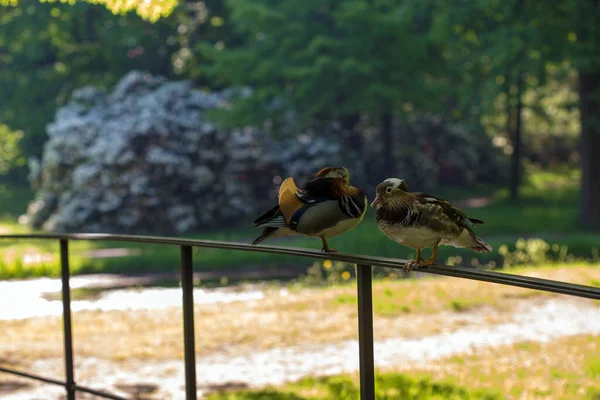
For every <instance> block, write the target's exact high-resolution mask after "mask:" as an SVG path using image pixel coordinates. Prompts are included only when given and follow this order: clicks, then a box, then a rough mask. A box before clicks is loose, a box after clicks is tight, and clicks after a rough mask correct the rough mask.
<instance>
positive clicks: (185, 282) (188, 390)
mask: <svg viewBox="0 0 600 400" xmlns="http://www.w3.org/2000/svg"><path fill="white" fill-rule="evenodd" d="M181 287H182V288H183V346H184V353H185V394H186V400H196V344H195V339H194V265H193V262H192V246H181Z"/></svg>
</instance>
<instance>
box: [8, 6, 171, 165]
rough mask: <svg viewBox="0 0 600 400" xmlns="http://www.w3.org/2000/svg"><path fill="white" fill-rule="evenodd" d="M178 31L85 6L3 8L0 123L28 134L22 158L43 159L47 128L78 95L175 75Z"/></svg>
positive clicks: (168, 23)
mask: <svg viewBox="0 0 600 400" xmlns="http://www.w3.org/2000/svg"><path fill="white" fill-rule="evenodd" d="M172 29H173V22H172V21H168V20H165V21H161V22H159V23H156V24H151V23H149V22H145V21H143V20H142V19H140V18H139V17H137V16H136V15H131V14H129V15H122V16H121V15H113V14H111V13H110V12H109V11H108V10H106V9H105V8H104V7H101V6H98V5H93V4H89V3H86V2H77V3H76V4H74V5H69V4H64V3H60V2H59V3H40V2H39V1H37V0H20V1H19V2H18V4H17V5H16V6H14V7H10V8H2V10H1V13H0V65H3V68H2V69H0V87H2V107H1V108H0V121H1V122H2V123H4V124H6V125H7V126H8V127H9V129H11V130H20V131H22V132H23V134H24V136H23V138H22V140H21V141H20V150H21V152H22V154H23V155H24V156H31V155H40V154H41V152H42V146H43V144H44V141H45V139H46V133H45V126H46V124H47V123H48V122H50V121H51V120H52V119H53V118H54V113H55V111H56V108H57V106H60V105H62V104H64V103H65V102H66V101H67V100H68V98H69V96H70V94H71V92H72V91H73V90H74V89H76V88H78V87H81V86H84V85H88V84H95V85H99V86H107V85H111V84H114V83H115V82H116V81H117V80H118V79H119V78H121V76H122V75H124V74H125V73H126V72H129V70H131V69H142V70H148V71H150V72H155V73H159V74H163V75H169V74H170V70H171V53H172V52H173V51H174V49H175V47H176V43H171V44H169V42H168V40H167V38H168V36H169V35H170V34H171V32H172Z"/></svg>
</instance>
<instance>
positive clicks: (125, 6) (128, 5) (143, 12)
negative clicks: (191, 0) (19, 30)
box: [0, 0, 178, 22]
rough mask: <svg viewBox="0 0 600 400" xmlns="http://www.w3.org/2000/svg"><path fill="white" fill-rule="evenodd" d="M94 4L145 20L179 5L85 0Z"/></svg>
mask: <svg viewBox="0 0 600 400" xmlns="http://www.w3.org/2000/svg"><path fill="white" fill-rule="evenodd" d="M20 1H22V0H0V6H6V7H8V6H12V7H15V6H18V5H19V2H20ZM85 1H86V2H88V3H92V4H101V5H103V6H104V7H106V8H107V9H109V10H110V11H112V12H113V13H114V14H125V13H128V12H130V11H135V12H137V14H138V15H139V16H140V17H142V18H143V19H145V20H148V21H151V22H156V21H158V19H159V18H165V17H168V16H169V15H170V14H171V13H172V12H173V9H174V8H175V7H176V6H177V3H178V2H177V0H133V1H131V0H130V1H121V0H85ZM40 2H41V3H62V4H65V3H66V4H69V5H75V4H76V3H78V2H82V0H40Z"/></svg>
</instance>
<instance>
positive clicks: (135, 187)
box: [26, 71, 340, 234]
mask: <svg viewBox="0 0 600 400" xmlns="http://www.w3.org/2000/svg"><path fill="white" fill-rule="evenodd" d="M227 101H228V94H227V92H221V93H207V92H204V91H200V90H196V89H193V88H192V85H191V83H190V82H187V81H178V82H173V81H167V80H165V79H164V78H162V77H157V76H152V75H149V74H145V73H142V72H137V71H134V72H131V73H129V74H128V75H126V76H125V77H124V78H123V79H122V80H121V81H120V82H119V83H118V84H117V85H116V86H115V87H114V89H113V90H112V91H110V92H108V93H106V92H103V91H101V90H99V89H97V88H94V87H84V88H81V89H78V90H76V91H75V92H74V93H73V96H72V98H71V101H70V102H69V103H68V104H67V105H66V106H64V107H62V108H61V109H59V110H58V112H57V115H56V118H55V121H54V122H52V123H51V124H49V125H48V127H47V132H48V136H49V140H48V141H47V143H46V144H45V147H44V152H43V156H42V158H41V160H36V159H32V160H30V176H29V178H30V181H31V183H32V186H33V187H34V188H35V189H36V190H37V193H36V200H35V201H34V202H33V203H32V204H31V205H30V206H29V209H28V213H27V215H26V219H27V220H28V222H29V224H31V225H32V226H33V227H36V228H39V227H43V228H44V229H45V230H49V231H57V232H67V231H80V232H81V231H83V232H85V231H88V232H92V231H93V232H123V233H127V232H130V233H163V234H166V233H185V232H193V231H202V230H206V229H214V228H220V227H225V226H228V225H232V224H238V223H239V222H240V221H246V220H248V219H249V220H250V221H251V220H252V219H253V217H254V216H256V215H255V214H256V213H258V212H261V211H263V209H264V208H265V207H269V206H271V203H272V202H273V201H274V200H275V198H274V197H273V189H274V188H276V187H277V184H278V183H279V182H280V180H281V177H285V176H295V177H299V178H301V177H304V176H307V175H309V174H311V173H314V172H315V170H318V169H319V168H321V167H322V166H324V165H330V164H337V163H338V162H339V156H338V155H339V153H340V151H339V146H338V145H337V144H336V143H334V142H332V141H331V140H326V139H323V138H315V137H312V136H311V135H310V133H308V134H306V135H300V136H298V137H295V138H290V139H286V140H283V141H277V140H275V139H273V138H272V136H271V135H269V134H268V133H267V132H265V131H264V130H261V129H258V128H255V127H247V128H244V129H236V130H221V129H217V127H215V126H214V124H212V123H211V122H210V121H209V120H208V119H207V118H206V113H207V112H208V111H210V110H212V109H215V108H218V107H224V106H227Z"/></svg>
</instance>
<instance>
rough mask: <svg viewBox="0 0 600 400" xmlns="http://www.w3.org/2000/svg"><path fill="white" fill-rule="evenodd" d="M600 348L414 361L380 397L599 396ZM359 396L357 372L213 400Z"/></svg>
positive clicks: (572, 343)
mask: <svg viewBox="0 0 600 400" xmlns="http://www.w3.org/2000/svg"><path fill="white" fill-rule="evenodd" d="M599 352H600V336H598V335H576V336H569V337H565V338H560V339H557V340H552V341H550V342H547V343H537V342H521V343H515V344H513V345H504V346H493V347H487V348H482V349H477V350H475V351H474V352H472V353H463V354H458V355H453V356H450V357H445V358H442V359H439V360H435V361H431V362H428V363H427V364H426V367H423V366H422V365H419V364H418V363H412V364H409V365H406V366H405V367H404V368H402V369H401V370H400V371H379V373H378V374H377V376H376V382H375V387H376V390H377V399H411V400H412V399H414V400H425V399H437V400H441V399H452V400H459V399H469V400H478V399H490V400H492V399H506V398H514V399H540V400H542V399H548V400H550V399H561V400H597V399H598V398H599V397H598V396H599V394H600V360H599V359H598V353H599ZM400 372H402V373H400ZM357 398H358V387H357V376H356V374H348V375H337V376H331V377H323V378H306V379H302V380H300V381H298V382H294V383H290V384H287V385H283V386H280V387H268V388H264V389H258V390H241V391H240V390H237V391H220V392H217V393H214V394H212V395H211V396H209V400H252V399H265V400H266V399H272V400H287V399H292V400H317V399H318V400H329V399H331V400H333V399H357Z"/></svg>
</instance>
